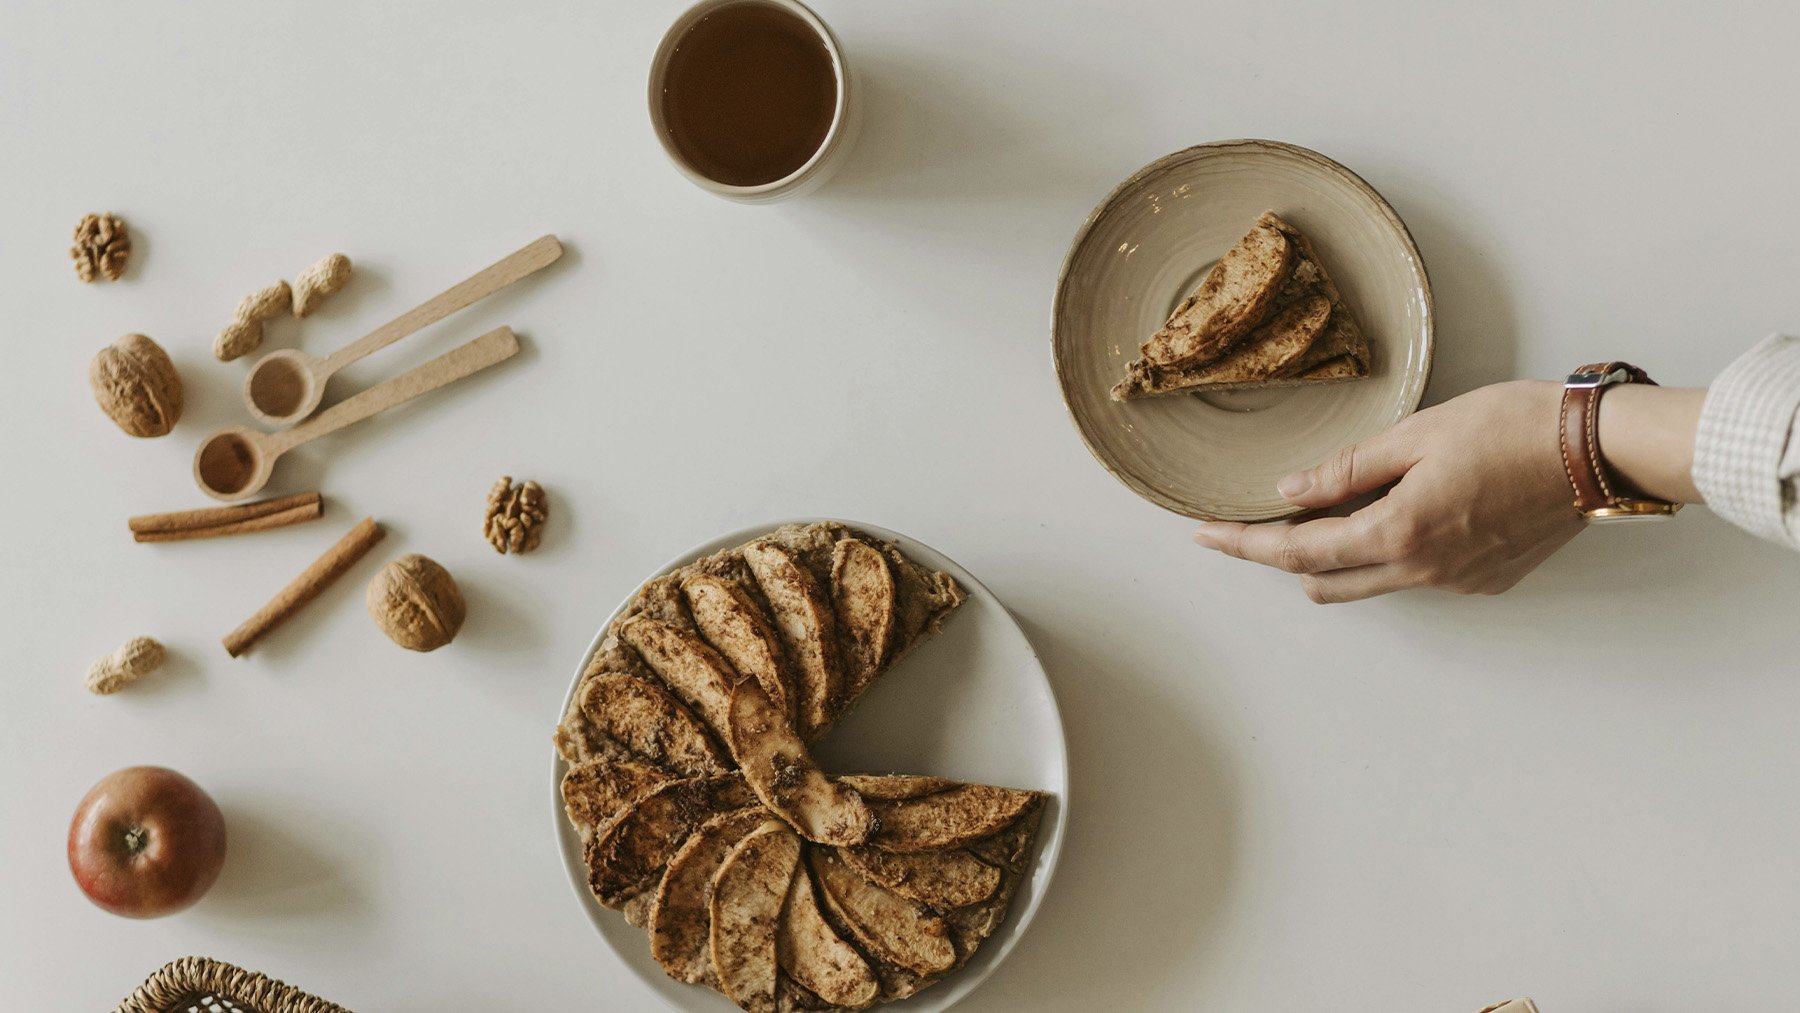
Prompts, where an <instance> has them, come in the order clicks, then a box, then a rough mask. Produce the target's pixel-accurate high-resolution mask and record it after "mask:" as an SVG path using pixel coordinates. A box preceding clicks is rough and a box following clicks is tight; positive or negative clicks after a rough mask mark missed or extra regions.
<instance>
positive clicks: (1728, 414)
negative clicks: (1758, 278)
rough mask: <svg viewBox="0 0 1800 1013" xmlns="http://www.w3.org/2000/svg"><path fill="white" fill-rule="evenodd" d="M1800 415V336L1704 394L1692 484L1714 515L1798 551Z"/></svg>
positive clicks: (1753, 356)
mask: <svg viewBox="0 0 1800 1013" xmlns="http://www.w3.org/2000/svg"><path fill="white" fill-rule="evenodd" d="M1797 411H1800V337H1791V336H1788V335H1782V334H1776V335H1773V336H1771V337H1769V338H1767V339H1765V340H1764V341H1763V342H1762V343H1761V344H1759V345H1757V346H1756V347H1755V348H1752V349H1751V350H1750V351H1749V352H1748V353H1746V354H1745V355H1744V356H1743V358H1740V359H1738V360H1737V361H1736V362H1734V363H1732V364H1731V365H1730V366H1728V367H1726V369H1725V372H1723V373H1721V374H1719V378H1718V379H1716V380H1714V381H1713V383H1712V386H1711V387H1710V388H1709V389H1708V390H1707V393H1706V405H1705V407H1703V408H1702V409H1701V410H1700V428H1699V432H1698V433H1697V434H1696V435H1695V438H1694V485H1695V486H1697V487H1698V488H1699V489H1700V495H1702V496H1704V497H1705V498H1706V505H1707V506H1709V507H1711V508H1712V510H1713V512H1714V513H1716V514H1718V515H1719V516H1721V517H1723V518H1725V519H1726V520H1728V521H1730V522H1731V523H1733V524H1736V525H1737V526H1738V527H1740V528H1743V529H1744V530H1746V531H1749V532H1750V533H1752V534H1755V535H1759V536H1761V537H1763V538H1767V539H1769V540H1771V541H1776V542H1780V543H1781V544H1783V545H1786V546H1788V547H1789V548H1796V549H1800V507H1797V506H1796V503H1795V497H1794V493H1795V489H1794V486H1795V483H1796V481H1797V480H1800V439H1795V435H1796V434H1795V422H1796V412H1797Z"/></svg>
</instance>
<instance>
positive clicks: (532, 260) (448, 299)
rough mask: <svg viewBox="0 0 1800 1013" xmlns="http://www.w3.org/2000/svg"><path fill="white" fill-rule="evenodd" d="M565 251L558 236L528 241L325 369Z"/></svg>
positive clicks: (347, 349) (345, 350) (338, 355)
mask: <svg viewBox="0 0 1800 1013" xmlns="http://www.w3.org/2000/svg"><path fill="white" fill-rule="evenodd" d="M562 254H563V248H562V243H560V242H557V239H556V237H555V236H544V237H542V238H540V239H537V240H534V241H533V242H530V243H527V244H526V245H524V246H522V247H520V248H519V249H517V250H515V251H513V252H512V253H510V254H508V255H507V256H505V257H502V258H501V259H500V260H497V261H495V262H494V263H493V264H490V265H488V266H487V267H486V268H483V269H482V270H481V271H479V272H477V273H476V274H474V275H472V276H470V277H468V278H466V279H464V280H462V281H460V282H457V283H456V284H455V285H452V286H450V287H449V288H447V289H445V290H444V291H442V292H439V293H438V294H437V295H435V296H433V297H432V298H430V299H428V300H426V301H425V302H422V303H420V304H419V305H417V306H415V307H413V308H412V309H410V310H407V311H406V312H405V313H402V314H400V315H399V316H397V317H395V318H394V319H392V320H390V321H388V322H387V323H385V324H382V325H381V326H380V327H377V328H375V329H374V330H372V331H370V332H369V333H368V334H366V335H364V336H362V337H360V338H358V339H356V340H355V341H352V342H351V343H349V344H348V345H345V346H344V347H342V348H340V349H338V350H337V351H335V352H333V353H331V354H330V355H328V356H326V357H325V360H324V364H323V366H322V367H321V372H322V373H323V375H325V376H330V375H331V374H332V373H335V372H337V371H338V370H340V369H342V368H344V367H345V366H348V365H350V364H351V363H352V362H355V361H356V360H358V359H360V358H362V357H363V356H365V355H368V354H369V353H371V352H375V351H379V350H381V349H383V348H386V347H387V346H389V345H391V344H393V343H394V342H396V341H399V340H400V339H401V338H404V337H406V336H407V335H408V334H411V333H413V332H414V331H417V330H419V329H420V328H421V327H425V326H427V325H430V324H435V323H437V322H438V321H439V320H442V319H444V318H445V317H447V316H449V315H450V314H452V313H455V312H456V311H457V310H460V309H462V308H463V307H465V306H468V305H470V304H471V303H475V302H479V301H481V300H482V299H486V298H487V297H488V296H490V295H493V294H494V293H495V292H498V291H500V290H501V289H503V288H505V287H506V286H508V285H511V284H512V283H513V282H515V281H518V280H519V279H520V278H523V277H525V276H526V275H529V274H533V273H535V272H537V271H540V270H542V269H543V268H545V267H548V266H550V265H551V264H554V263H556V261H557V259H558V258H560V257H561V256H562Z"/></svg>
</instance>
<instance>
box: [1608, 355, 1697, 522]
mask: <svg viewBox="0 0 1800 1013" xmlns="http://www.w3.org/2000/svg"><path fill="white" fill-rule="evenodd" d="M1705 400H1706V390H1705V389H1704V388H1698V387H1691V388H1690V387H1655V386H1649V385H1646V384H1635V383H1634V384H1621V385H1619V386H1615V387H1612V388H1610V389H1608V390H1607V392H1606V395H1605V396H1604V397H1602V398H1601V399H1600V411H1599V418H1598V422H1597V426H1598V437H1599V444H1600V456H1601V458H1602V460H1603V461H1604V463H1605V465H1606V467H1607V468H1608V469H1609V470H1610V471H1612V472H1613V474H1615V475H1617V476H1618V477H1619V478H1621V479H1623V480H1624V481H1626V482H1628V483H1630V484H1631V485H1632V486H1633V487H1634V488H1636V489H1637V490H1638V491H1640V492H1642V493H1643V494H1644V495H1646V496H1650V497H1653V498H1655V499H1661V500H1669V501H1670V502H1674V503H1697V502H1700V492H1699V490H1698V489H1696V488H1694V478H1693V473H1692V472H1693V467H1694V432H1695V430H1696V429H1697V428H1698V426H1699V423H1700V408H1701V405H1702V404H1704V403H1705Z"/></svg>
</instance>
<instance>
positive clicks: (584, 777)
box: [562, 756, 676, 840]
mask: <svg viewBox="0 0 1800 1013" xmlns="http://www.w3.org/2000/svg"><path fill="white" fill-rule="evenodd" d="M675 778H676V775H675V774H672V773H671V772H670V771H669V770H668V769H667V768H665V767H659V766H657V765H656V764H654V763H645V762H643V761H642V760H629V759H626V758H624V757H609V756H603V757H600V758H599V759H595V760H589V761H587V762H586V763H578V764H576V765H575V766H573V767H570V768H569V771H568V773H566V774H564V775H563V779H562V797H563V809H564V810H566V811H567V812H568V814H569V820H570V822H572V823H574V824H575V826H576V828H577V829H578V830H579V831H580V832H581V836H582V839H583V840H586V839H587V838H589V837H591V836H593V834H594V833H596V832H597V831H600V830H603V829H605V828H606V826H607V825H608V824H610V823H611V822H612V821H613V820H614V819H616V818H618V816H619V814H620V813H622V812H624V811H625V810H626V809H627V808H629V807H630V806H631V805H632V803H634V802H636V801H637V800H638V799H640V798H643V797H644V796H645V795H648V794H650V793H651V792H652V791H654V790H656V788H657V787H658V786H660V785H663V784H666V783H668V782H669V781H671V780H674V779H675Z"/></svg>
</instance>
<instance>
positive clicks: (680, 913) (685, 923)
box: [647, 806, 769, 984]
mask: <svg viewBox="0 0 1800 1013" xmlns="http://www.w3.org/2000/svg"><path fill="white" fill-rule="evenodd" d="M767 822H769V814H768V812H767V811H765V810H764V809H763V808H762V807H761V806H751V807H749V808H745V809H739V810H737V811H735V812H729V813H725V814H723V815H720V816H714V817H713V818H712V819H710V820H707V821H706V822H705V823H702V824H701V825H700V828H699V829H698V830H695V831H694V832H693V833H692V834H691V835H689V836H688V839H687V843H685V844H683V845H682V846H681V848H680V850H678V851H676V852H675V854H674V855H673V856H672V857H671V858H670V859H669V867H668V868H667V869H666V870H664V872H663V877H662V882H661V883H660V884H658V886H657V888H656V899H655V900H654V901H653V902H652V903H651V907H650V915H649V918H648V919H647V924H648V926H649V932H650V955H651V956H653V957H655V958H656V962H657V963H659V964H661V965H662V966H663V970H665V971H667V972H669V977H671V978H674V979H675V980H676V981H685V982H688V983H690V984H697V983H699V982H703V981H706V980H707V978H708V976H709V975H710V974H711V972H712V955H711V945H712V944H711V938H712V882H713V877H714V876H715V875H717V874H718V872H719V866H720V865H722V864H724V862H725V855H726V853H727V852H729V851H730V850H731V849H732V848H733V847H734V846H736V844H737V843H738V842H739V841H741V840H743V839H744V838H745V837H746V836H747V835H749V833H750V831H752V830H755V829H756V828H757V827H760V826H762V825H763V824H764V823H767Z"/></svg>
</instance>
